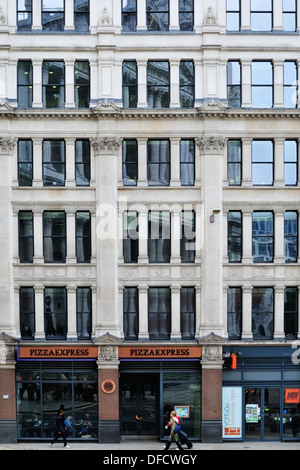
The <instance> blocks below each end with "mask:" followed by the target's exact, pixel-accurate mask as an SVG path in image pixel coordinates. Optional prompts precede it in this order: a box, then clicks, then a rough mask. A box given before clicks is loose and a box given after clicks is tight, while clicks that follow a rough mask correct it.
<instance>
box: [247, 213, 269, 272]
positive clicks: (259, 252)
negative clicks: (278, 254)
mask: <svg viewBox="0 0 300 470" xmlns="http://www.w3.org/2000/svg"><path fill="white" fill-rule="evenodd" d="M252 254H253V261H254V263H272V262H273V255H274V221H273V212H260V211H257V212H253V216H252Z"/></svg>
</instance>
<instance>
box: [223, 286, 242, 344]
mask: <svg viewBox="0 0 300 470" xmlns="http://www.w3.org/2000/svg"><path fill="white" fill-rule="evenodd" d="M227 331H228V338H229V339H241V335H242V289H241V288H240V287H228V291H227Z"/></svg>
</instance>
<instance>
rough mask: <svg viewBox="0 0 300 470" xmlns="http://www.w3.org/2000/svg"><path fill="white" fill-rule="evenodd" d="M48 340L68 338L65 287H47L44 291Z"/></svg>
mask: <svg viewBox="0 0 300 470" xmlns="http://www.w3.org/2000/svg"><path fill="white" fill-rule="evenodd" d="M44 318H45V335H46V339H49V340H51V339H66V337H67V331H68V328H67V292H66V288H65V287H46V288H45V291H44Z"/></svg>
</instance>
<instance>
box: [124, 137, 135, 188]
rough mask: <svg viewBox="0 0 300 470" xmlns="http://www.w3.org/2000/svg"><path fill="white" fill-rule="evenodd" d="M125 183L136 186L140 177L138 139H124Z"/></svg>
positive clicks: (125, 184)
mask: <svg viewBox="0 0 300 470" xmlns="http://www.w3.org/2000/svg"><path fill="white" fill-rule="evenodd" d="M122 160H123V184H124V186H136V185H137V179H138V143H137V141H136V140H123V143H122Z"/></svg>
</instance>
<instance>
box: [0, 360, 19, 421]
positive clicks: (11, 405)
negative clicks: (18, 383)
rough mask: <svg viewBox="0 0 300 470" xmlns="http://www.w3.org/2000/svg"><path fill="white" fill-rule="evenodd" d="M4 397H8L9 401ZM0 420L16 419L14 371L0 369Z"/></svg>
mask: <svg viewBox="0 0 300 470" xmlns="http://www.w3.org/2000/svg"><path fill="white" fill-rule="evenodd" d="M3 395H8V399H5V398H3ZM0 419H16V395H15V370H14V369H0Z"/></svg>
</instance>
